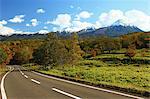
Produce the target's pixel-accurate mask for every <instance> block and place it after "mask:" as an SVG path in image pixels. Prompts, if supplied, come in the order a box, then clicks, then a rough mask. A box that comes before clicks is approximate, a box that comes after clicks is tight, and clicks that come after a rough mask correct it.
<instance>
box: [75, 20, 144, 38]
mask: <svg viewBox="0 0 150 99" xmlns="http://www.w3.org/2000/svg"><path fill="white" fill-rule="evenodd" d="M90 30H91V31H89V29H87V30H85V29H84V30H81V31H79V32H78V34H79V36H80V37H87V36H100V35H106V36H111V37H117V36H120V35H124V34H128V33H133V32H143V31H142V30H141V29H139V28H138V27H135V26H130V25H126V24H125V23H123V22H122V21H121V20H118V21H116V22H115V23H113V24H112V25H111V26H108V27H103V28H99V29H92V28H90Z"/></svg>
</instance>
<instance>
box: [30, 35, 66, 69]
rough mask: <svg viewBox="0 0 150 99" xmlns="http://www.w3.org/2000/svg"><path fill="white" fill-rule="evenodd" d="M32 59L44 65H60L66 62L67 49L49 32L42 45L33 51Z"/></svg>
mask: <svg viewBox="0 0 150 99" xmlns="http://www.w3.org/2000/svg"><path fill="white" fill-rule="evenodd" d="M33 58H34V61H35V62H36V63H38V64H41V65H45V66H48V65H49V66H51V67H52V66H55V65H61V64H65V63H67V62H68V60H67V58H68V54H67V49H66V48H65V46H64V44H63V43H62V42H61V41H60V39H59V38H58V37H57V35H56V34H54V33H49V34H48V37H47V39H46V41H45V43H44V44H43V45H41V46H40V47H39V48H38V49H36V50H35V51H34V53H33Z"/></svg>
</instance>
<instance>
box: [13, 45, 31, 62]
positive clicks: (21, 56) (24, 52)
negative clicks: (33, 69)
mask: <svg viewBox="0 0 150 99" xmlns="http://www.w3.org/2000/svg"><path fill="white" fill-rule="evenodd" d="M31 58H32V54H31V51H30V49H29V48H28V47H27V46H25V47H23V48H21V49H20V50H18V51H17V52H15V55H14V56H13V59H12V60H11V63H12V64H25V63H29V60H30V59H31Z"/></svg>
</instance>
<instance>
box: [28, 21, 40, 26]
mask: <svg viewBox="0 0 150 99" xmlns="http://www.w3.org/2000/svg"><path fill="white" fill-rule="evenodd" d="M30 22H31V24H29V23H27V24H26V26H27V27H28V26H34V27H35V26H37V25H38V24H39V21H38V20H37V19H31V20H30Z"/></svg>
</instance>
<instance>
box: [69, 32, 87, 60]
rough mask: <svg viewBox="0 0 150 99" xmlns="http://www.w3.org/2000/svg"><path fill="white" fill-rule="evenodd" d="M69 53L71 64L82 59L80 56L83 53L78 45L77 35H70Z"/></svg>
mask: <svg viewBox="0 0 150 99" xmlns="http://www.w3.org/2000/svg"><path fill="white" fill-rule="evenodd" d="M70 53H71V55H72V57H71V58H72V62H73V63H74V62H76V61H78V60H80V59H82V56H83V55H84V52H83V51H82V50H81V48H80V45H79V41H78V34H77V33H72V35H71V47H70Z"/></svg>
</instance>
